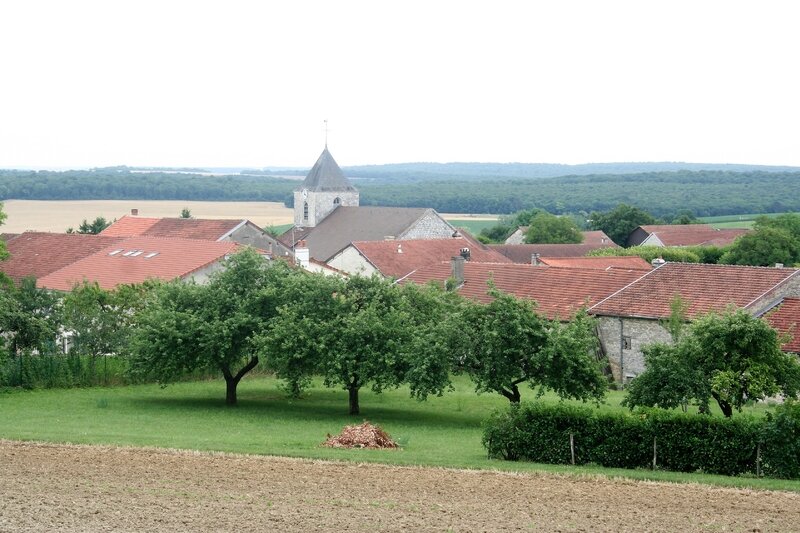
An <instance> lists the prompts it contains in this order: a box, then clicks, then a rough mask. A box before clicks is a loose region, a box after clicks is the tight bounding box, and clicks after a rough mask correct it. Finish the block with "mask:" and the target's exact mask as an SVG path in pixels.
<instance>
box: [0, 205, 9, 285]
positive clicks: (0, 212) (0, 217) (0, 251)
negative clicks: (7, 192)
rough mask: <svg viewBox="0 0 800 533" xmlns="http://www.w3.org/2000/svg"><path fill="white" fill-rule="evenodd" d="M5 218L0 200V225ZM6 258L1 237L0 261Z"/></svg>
mask: <svg viewBox="0 0 800 533" xmlns="http://www.w3.org/2000/svg"><path fill="white" fill-rule="evenodd" d="M5 220H6V214H5V213H4V212H3V203H2V202H0V226H2V225H3V222H5ZM6 258H8V250H6V243H5V241H3V239H0V261H2V260H4V259H6ZM2 276H3V273H2V272H0V281H1V280H2Z"/></svg>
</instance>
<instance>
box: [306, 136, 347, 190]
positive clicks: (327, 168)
mask: <svg viewBox="0 0 800 533" xmlns="http://www.w3.org/2000/svg"><path fill="white" fill-rule="evenodd" d="M302 188H304V189H308V190H309V191H355V190H356V188H355V187H353V184H352V183H350V180H348V179H347V178H345V177H344V173H342V169H341V168H339V165H338V164H337V163H336V161H335V160H334V159H333V156H332V155H331V153H330V152H329V151H328V146H327V144H326V145H325V149H324V150H323V151H322V154H321V155H320V156H319V159H317V162H316V163H314V166H313V167H312V168H311V170H310V171H309V173H308V175H307V176H306V179H305V180H304V181H303V185H302Z"/></svg>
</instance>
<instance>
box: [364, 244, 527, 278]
mask: <svg viewBox="0 0 800 533" xmlns="http://www.w3.org/2000/svg"><path fill="white" fill-rule="evenodd" d="M352 245H353V247H355V248H356V249H357V250H358V251H359V252H360V253H361V255H363V256H364V257H365V258H366V259H367V260H368V261H369V262H370V263H372V264H373V265H374V266H375V267H376V268H377V269H378V270H379V271H380V272H381V274H383V275H384V276H388V277H393V278H402V277H403V276H405V275H406V274H408V273H409V272H412V271H414V270H417V269H419V268H422V267H424V266H427V265H432V264H437V263H440V262H442V261H449V260H450V258H451V257H454V256H457V255H459V253H460V251H461V249H462V248H468V249H469V251H470V261H472V262H478V263H481V262H482V263H486V262H492V263H510V262H511V261H510V260H509V259H507V258H506V257H505V256H503V255H501V254H499V253H497V252H495V251H494V250H491V249H489V248H488V247H486V246H483V245H480V244H477V245H476V243H475V242H474V241H472V242H471V241H470V240H468V239H465V238H463V237H461V238H453V239H425V240H423V239H413V240H405V241H359V242H354V243H352Z"/></svg>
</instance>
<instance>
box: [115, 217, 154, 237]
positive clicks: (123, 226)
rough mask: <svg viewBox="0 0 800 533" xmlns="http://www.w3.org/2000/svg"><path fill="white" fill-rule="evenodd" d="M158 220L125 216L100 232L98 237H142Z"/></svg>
mask: <svg viewBox="0 0 800 533" xmlns="http://www.w3.org/2000/svg"><path fill="white" fill-rule="evenodd" d="M159 220H161V219H160V218H147V217H138V216H131V215H125V216H123V217H122V218H120V219H119V220H117V221H115V222H113V223H112V224H111V225H110V226H108V227H107V228H106V229H104V230H103V231H101V232H100V235H105V236H107V237H133V236H134V235H142V234H143V233H144V232H145V231H147V229H148V228H150V226H152V225H153V224H155V223H156V222H158V221H159Z"/></svg>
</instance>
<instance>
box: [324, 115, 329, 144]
mask: <svg viewBox="0 0 800 533" xmlns="http://www.w3.org/2000/svg"><path fill="white" fill-rule="evenodd" d="M324 122H325V148H327V147H328V119H327V118H326V119H325V120H324Z"/></svg>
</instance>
